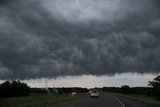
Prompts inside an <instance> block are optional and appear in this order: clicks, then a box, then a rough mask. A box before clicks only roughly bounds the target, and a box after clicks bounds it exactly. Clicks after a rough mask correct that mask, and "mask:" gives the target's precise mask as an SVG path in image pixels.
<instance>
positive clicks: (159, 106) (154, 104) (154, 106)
mask: <svg viewBox="0 0 160 107" xmlns="http://www.w3.org/2000/svg"><path fill="white" fill-rule="evenodd" d="M113 95H115V96H121V97H125V98H129V99H132V100H136V101H139V102H142V103H145V104H147V105H149V106H151V107H160V101H158V100H156V99H155V98H154V97H149V96H147V95H143V94H122V93H113Z"/></svg>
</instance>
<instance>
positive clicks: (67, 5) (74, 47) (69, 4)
mask: <svg viewBox="0 0 160 107" xmlns="http://www.w3.org/2000/svg"><path fill="white" fill-rule="evenodd" d="M0 13H1V14H0V79H34V78H43V77H47V78H55V77H57V76H66V75H70V76H75V75H83V74H86V75H90V74H91V75H114V74H115V73H125V72H131V73H134V72H137V73H159V72H160V66H159V65H160V2H159V0H27V1H26V0H12V1H10V0H1V1H0Z"/></svg>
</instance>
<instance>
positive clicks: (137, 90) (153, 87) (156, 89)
mask: <svg viewBox="0 0 160 107" xmlns="http://www.w3.org/2000/svg"><path fill="white" fill-rule="evenodd" d="M148 85H149V87H130V86H128V85H122V86H121V87H103V88H102V90H103V91H105V92H114V93H123V94H146V95H147V96H152V97H155V98H156V99H157V100H160V75H159V76H157V77H156V78H154V79H153V81H149V84H148Z"/></svg>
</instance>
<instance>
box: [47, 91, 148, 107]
mask: <svg viewBox="0 0 160 107" xmlns="http://www.w3.org/2000/svg"><path fill="white" fill-rule="evenodd" d="M47 107H149V106H147V105H145V104H142V103H139V102H136V101H133V100H129V99H126V98H121V97H115V96H113V95H111V94H108V93H101V94H100V98H99V99H98V98H89V97H88V98H82V99H78V100H74V101H67V102H63V103H58V104H54V105H50V106H47Z"/></svg>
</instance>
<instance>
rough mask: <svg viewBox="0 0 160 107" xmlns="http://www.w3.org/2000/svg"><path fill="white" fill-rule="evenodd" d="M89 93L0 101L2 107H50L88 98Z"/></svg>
mask: <svg viewBox="0 0 160 107" xmlns="http://www.w3.org/2000/svg"><path fill="white" fill-rule="evenodd" d="M88 95H89V94H88V93H82V94H77V95H75V96H72V95H69V94H64V95H43V96H30V97H21V98H9V99H0V107H37V106H40V105H49V104H54V103H58V102H64V101H69V100H75V99H79V98H83V97H87V96H88Z"/></svg>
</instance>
